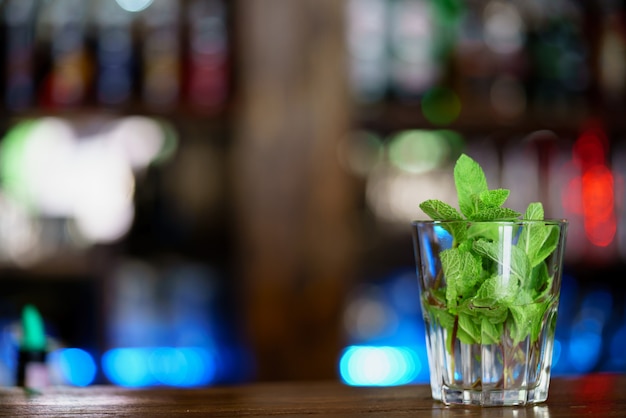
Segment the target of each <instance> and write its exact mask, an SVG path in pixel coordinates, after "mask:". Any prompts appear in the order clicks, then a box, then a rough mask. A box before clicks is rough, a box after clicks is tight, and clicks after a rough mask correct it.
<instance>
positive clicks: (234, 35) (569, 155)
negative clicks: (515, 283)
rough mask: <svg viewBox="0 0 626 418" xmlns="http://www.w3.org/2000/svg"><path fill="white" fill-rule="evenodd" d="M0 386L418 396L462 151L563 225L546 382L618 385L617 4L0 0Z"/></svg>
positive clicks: (624, 132)
mask: <svg viewBox="0 0 626 418" xmlns="http://www.w3.org/2000/svg"><path fill="white" fill-rule="evenodd" d="M0 7H1V15H0V16H1V23H0V25H1V31H0V33H1V38H0V53H1V54H2V57H3V58H2V60H1V61H0V62H1V63H2V65H1V66H0V97H2V100H1V105H0V106H1V108H2V112H1V113H0V138H1V140H0V332H1V333H0V385H12V384H14V383H15V368H16V350H17V347H18V346H19V342H20V338H21V330H20V313H21V309H22V307H23V306H24V305H25V304H26V303H32V304H34V305H35V306H37V308H38V309H39V310H40V312H41V314H42V316H43V318H44V322H45V328H46V333H47V335H48V337H49V338H48V344H49V348H50V355H49V357H48V361H49V364H50V367H51V371H52V375H51V377H52V380H53V382H55V383H60V384H70V385H76V386H86V385H90V384H100V383H110V384H116V385H122V386H131V387H146V386H155V385H166V386H182V387H188V386H203V385H212V384H228V383H240V382H252V381H260V380H281V379H282V380H285V379H291V380H293V379H331V378H339V379H341V380H342V381H344V382H345V383H347V384H352V385H372V384H373V385H397V384H404V383H411V382H427V381H428V370H427V360H426V349H425V345H424V344H425V342H424V331H423V323H422V319H421V312H420V309H419V306H418V303H419V294H418V288H417V281H416V277H415V271H414V261H413V252H412V243H411V234H410V227H409V224H410V221H411V220H413V219H419V218H424V217H425V216H424V214H423V213H421V211H420V210H419V208H418V204H419V203H420V202H421V201H423V200H425V199H428V198H438V199H442V200H445V201H448V202H450V203H453V204H456V197H455V189H454V184H453V179H452V167H453V164H454V162H455V161H456V158H457V157H458V155H459V154H460V153H461V152H465V153H467V154H469V155H470V156H472V157H473V158H474V159H476V160H477V161H478V162H479V163H480V164H481V165H482V166H483V167H484V169H485V171H486V174H487V178H488V182H489V186H490V187H491V188H496V187H505V188H510V189H513V193H512V195H511V198H510V200H509V202H508V206H510V207H512V208H514V209H517V210H520V211H523V210H524V208H525V206H526V205H527V204H528V203H529V202H532V201H537V200H540V201H542V202H543V203H544V206H545V208H546V212H547V216H549V217H554V218H567V219H568V220H569V221H570V227H569V236H568V244H567V253H566V267H565V273H564V277H563V286H562V299H561V304H560V311H559V312H560V313H559V321H558V324H557V336H556V339H557V341H556V343H555V351H554V367H553V370H554V372H553V373H554V374H555V375H566V374H581V373H590V372H596V371H617V372H622V371H625V370H626V351H624V350H623V347H624V346H625V345H626V310H625V306H626V304H625V302H626V290H625V289H626V287H625V286H624V284H623V280H624V277H625V274H626V268H625V267H626V206H625V204H626V194H625V187H624V181H625V179H626V121H625V119H626V118H625V116H626V1H623V0H603V1H594V2H589V1H583V0H554V1H550V2H545V1H540V0H525V1H514V0H508V1H503V0H465V1H461V0H297V1H293V0H240V1H236V0H180V1H176V0H3V1H0Z"/></svg>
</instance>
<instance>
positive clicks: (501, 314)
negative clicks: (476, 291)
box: [468, 296, 509, 324]
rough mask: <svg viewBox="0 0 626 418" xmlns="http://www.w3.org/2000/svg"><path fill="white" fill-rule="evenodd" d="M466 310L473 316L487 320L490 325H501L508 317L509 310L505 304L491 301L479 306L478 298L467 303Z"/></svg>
mask: <svg viewBox="0 0 626 418" xmlns="http://www.w3.org/2000/svg"><path fill="white" fill-rule="evenodd" d="M468 308H469V309H470V310H471V311H472V312H473V313H474V315H476V316H481V317H483V318H487V319H488V320H489V321H490V322H491V323H492V324H502V323H503V322H504V321H506V318H507V316H508V315H509V308H508V307H506V306H505V304H499V303H494V302H493V299H491V300H490V301H489V303H487V304H482V306H481V301H480V299H479V298H478V296H476V297H475V298H474V299H473V300H471V301H470V303H468Z"/></svg>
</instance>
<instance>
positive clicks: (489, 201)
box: [479, 189, 511, 208]
mask: <svg viewBox="0 0 626 418" xmlns="http://www.w3.org/2000/svg"><path fill="white" fill-rule="evenodd" d="M510 193H511V191H510V190H507V189H494V190H485V191H484V192H482V193H481V194H480V195H479V198H480V201H481V202H482V203H483V204H484V205H485V207H487V208H497V207H500V206H502V205H503V204H504V202H506V199H508V197H509V194H510Z"/></svg>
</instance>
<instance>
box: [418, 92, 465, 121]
mask: <svg viewBox="0 0 626 418" xmlns="http://www.w3.org/2000/svg"><path fill="white" fill-rule="evenodd" d="M422 113H423V114H424V117H425V118H426V119H427V120H428V121H429V122H431V123H433V124H435V125H449V124H450V123H452V122H454V121H455V120H456V119H457V118H458V117H459V115H460V113H461V100H460V99H459V97H458V96H457V95H456V93H455V92H454V91H452V90H450V89H448V88H445V87H434V88H432V89H430V90H428V91H427V92H426V93H425V94H424V97H423V98H422Z"/></svg>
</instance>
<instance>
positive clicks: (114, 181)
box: [0, 116, 178, 263]
mask: <svg viewBox="0 0 626 418" xmlns="http://www.w3.org/2000/svg"><path fill="white" fill-rule="evenodd" d="M83 125H85V126H93V127H92V128H89V129H86V128H84V126H83ZM177 144H178V136H177V132H176V131H175V130H174V128H173V127H172V126H171V124H169V123H167V122H165V121H160V120H157V119H153V118H148V117H143V116H127V117H123V118H113V119H106V118H97V117H94V118H93V119H90V120H89V121H85V122H84V123H81V124H79V123H77V122H74V121H72V120H70V119H65V118H59V117H43V118H35V119H25V120H22V121H20V122H18V123H16V124H15V125H14V126H12V127H11V128H10V129H9V130H8V131H7V133H6V135H5V136H4V138H3V141H2V143H1V145H0V179H1V188H0V195H2V196H0V201H1V202H0V205H2V206H6V207H11V208H13V209H11V213H14V214H15V215H16V217H15V222H17V221H18V218H19V219H21V220H22V221H20V222H21V224H22V225H24V224H30V225H31V226H30V227H28V228H25V227H24V228H21V229H23V231H24V233H22V234H21V235H22V236H23V237H26V235H24V234H25V233H26V232H28V231H30V232H29V234H34V236H35V238H36V237H37V234H42V233H43V232H41V231H38V230H37V226H36V224H37V223H38V222H43V221H45V220H46V219H61V220H64V221H66V223H67V224H66V227H65V228H61V230H62V233H61V235H58V236H55V237H52V238H51V239H52V240H57V242H53V243H51V245H50V247H51V248H52V247H55V246H56V247H58V246H59V242H63V243H66V242H73V243H74V245H77V246H79V247H83V246H84V245H92V244H94V243H110V242H115V241H117V240H119V239H120V238H122V237H123V236H124V235H125V234H126V233H127V232H128V230H129V228H130V226H131V224H132V222H133V219H134V203H133V195H134V187H135V179H136V177H137V176H138V175H139V174H141V173H142V172H143V170H145V169H146V168H147V167H148V166H150V165H151V164H161V163H163V162H166V161H168V160H169V159H170V158H171V157H172V156H173V155H174V153H175V152H176V149H177ZM5 213H9V212H8V209H7V211H5ZM19 213H21V215H20V216H19V217H18V216H17V215H18V214H19ZM7 222H8V221H7V219H6V218H4V219H3V220H2V221H1V223H3V224H4V223H7ZM3 228H5V229H6V228H11V229H12V227H11V225H6V226H5V227H3ZM68 237H69V239H68ZM16 239H17V238H15V236H14V235H12V234H4V235H2V236H0V249H2V248H13V249H12V250H11V251H12V253H16V252H19V253H20V255H18V256H15V257H14V256H13V255H7V254H4V255H3V254H0V257H3V258H15V260H14V261H15V262H21V263H26V262H28V261H27V260H29V259H30V260H31V262H34V261H36V259H37V258H38V257H40V256H44V255H45V253H46V252H47V250H46V249H45V248H43V246H44V244H45V242H44V240H42V239H41V240H39V241H37V240H35V241H34V244H33V245H31V246H30V248H29V249H27V248H26V246H24V245H17V243H16V242H15V240H16ZM24 239H25V238H24ZM24 239H22V241H24ZM8 241H11V242H12V245H8ZM30 241H32V240H30ZM7 251H8V250H7Z"/></svg>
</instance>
